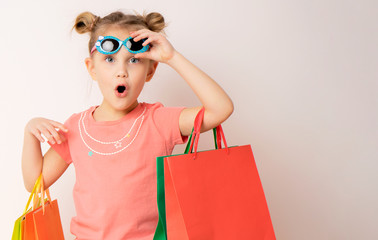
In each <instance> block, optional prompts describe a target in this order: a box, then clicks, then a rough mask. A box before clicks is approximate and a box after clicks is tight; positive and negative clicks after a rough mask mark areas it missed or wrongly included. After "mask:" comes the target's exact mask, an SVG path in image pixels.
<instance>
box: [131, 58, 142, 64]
mask: <svg viewBox="0 0 378 240" xmlns="http://www.w3.org/2000/svg"><path fill="white" fill-rule="evenodd" d="M139 61H140V60H139V59H138V58H134V57H133V58H130V62H131V63H138V62H139Z"/></svg>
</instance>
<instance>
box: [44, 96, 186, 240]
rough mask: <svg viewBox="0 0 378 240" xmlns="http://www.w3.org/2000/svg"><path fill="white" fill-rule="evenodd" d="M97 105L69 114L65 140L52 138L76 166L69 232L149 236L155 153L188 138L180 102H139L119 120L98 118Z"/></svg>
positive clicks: (143, 239) (154, 215)
mask: <svg viewBox="0 0 378 240" xmlns="http://www.w3.org/2000/svg"><path fill="white" fill-rule="evenodd" d="M96 107H97V106H92V107H90V108H89V109H87V110H85V111H83V112H81V113H75V114H73V115H72V116H71V117H69V118H68V119H67V120H66V121H65V123H64V125H65V126H66V127H67V128H68V129H69V131H68V133H66V134H64V133H63V134H64V135H65V137H66V138H67V141H65V142H63V143H62V144H53V145H52V144H50V145H51V147H52V148H53V149H54V150H55V151H56V152H57V153H59V155H60V156H61V157H62V158H63V159H64V160H65V161H66V162H67V163H73V164H74V166H75V172H76V183H75V186H74V189H73V198H74V202H75V208H76V216H75V217H73V218H72V220H71V232H72V234H74V235H75V236H76V237H77V239H79V240H83V239H91V240H94V239H101V240H106V239H109V240H115V239H117V240H118V239H128V240H132V239H138V240H152V238H153V235H154V232H155V229H156V226H157V223H158V209H157V200H156V194H157V192H156V190H157V186H156V185H157V183H156V157H158V156H165V155H170V154H171V153H172V150H173V147H174V146H175V145H176V144H182V143H184V142H186V141H187V137H183V136H181V133H180V129H179V116H180V113H181V111H182V110H183V109H184V108H183V107H169V108H168V107H163V105H162V104H161V103H155V104H149V103H139V105H138V106H137V107H136V108H135V109H134V110H132V111H131V112H130V113H128V114H127V115H125V116H124V117H122V118H121V119H119V120H117V121H103V122H96V121H95V120H94V118H93V115H92V113H93V111H94V110H95V108H96Z"/></svg>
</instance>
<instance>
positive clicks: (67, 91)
mask: <svg viewBox="0 0 378 240" xmlns="http://www.w3.org/2000/svg"><path fill="white" fill-rule="evenodd" d="M131 9H135V10H137V11H138V12H143V10H146V11H148V12H151V11H158V12H160V13H162V14H163V16H164V17H165V19H166V21H167V22H168V23H169V26H168V28H167V29H166V32H167V35H168V38H169V40H170V41H171V42H172V44H173V45H174V47H175V48H176V49H177V50H178V51H180V52H181V53H182V54H183V55H184V56H186V57H187V58H188V59H189V60H191V61H192V62H193V63H194V64H196V65H197V66H198V67H200V68H201V69H202V70H204V71H205V72H206V73H208V74H209V75H210V76H211V77H213V78H214V79H215V80H216V81H217V82H218V83H219V84H220V85H221V86H222V87H223V88H224V89H225V90H226V92H227V93H228V94H229V95H230V97H231V98H232V100H233V102H234V105H235V111H234V113H233V115H232V116H231V117H230V118H229V119H228V120H227V121H226V122H225V123H224V124H223V127H224V131H225V134H226V138H227V140H228V142H229V145H243V144H251V145H252V149H253V151H254V155H255V158H256V162H257V166H258V169H259V172H260V176H261V180H262V183H263V186H264V190H265V194H266V198H267V201H268V205H269V208H270V213H271V218H272V221H273V225H274V228H275V232H276V235H277V239H282V240H303V239H306V240H319V239H340V240H346V239H355V240H357V239H358V240H360V239H364V240H365V239H368V240H370V239H378V230H377V227H376V225H377V222H378V174H377V170H378V163H377V160H378V151H377V148H378V146H377V145H378V139H377V136H378V126H377V123H378V113H377V109H378V102H377V101H378V100H377V96H378V83H377V82H378V70H377V65H378V47H377V43H378V24H377V23H378V14H377V13H378V2H377V1H373V0H371V1H368V0H361V1H342V0H316V1H315V0H314V1H299V0H287V1H278V0H270V1H255V0H248V1H247V0H233V1H225V2H221V1H215V0H207V1H204V0H191V1H178V0H165V1H164V0H163V1H156V0H150V1H147V0H139V1H109V0H107V1H104V0H102V1H99V0H90V1H89V0H88V1H77V0H65V1H26V0H22V1H10V0H6V1H4V0H2V1H1V7H0V24H1V28H0V31H1V33H0V34H1V37H0V46H1V53H0V56H1V58H0V68H1V86H0V114H1V118H0V121H1V122H0V132H1V135H2V137H1V138H0V147H1V148H0V159H1V166H2V167H1V175H0V177H1V179H0V180H1V182H2V191H1V192H2V193H1V206H2V210H1V217H0V235H1V239H10V237H11V233H12V230H13V224H14V221H15V220H16V218H18V216H20V215H21V214H22V211H23V209H24V207H25V204H26V201H27V199H28V196H29V194H28V192H27V191H26V190H25V188H24V186H23V179H22V174H21V152H22V146H23V132H24V127H25V125H26V123H27V122H28V121H29V120H30V119H31V118H33V117H37V116H42V117H46V118H51V119H54V120H57V121H60V122H64V121H65V119H67V118H68V117H69V116H70V115H71V114H72V113H75V112H80V111H83V110H84V109H86V108H88V107H89V106H91V105H94V104H99V103H100V102H101V100H102V98H101V95H100V92H99V90H98V88H97V85H96V84H95V83H92V80H91V78H90V76H89V74H88V72H87V70H86V68H85V64H84V58H85V57H87V56H88V49H87V44H88V40H89V37H88V36H87V35H79V34H77V33H76V32H73V33H72V35H71V34H70V29H71V27H72V26H73V23H74V20H75V18H76V16H77V15H78V14H80V13H81V12H83V11H91V12H93V13H94V14H96V15H99V16H101V17H104V16H105V15H107V14H109V13H110V12H112V11H115V10H124V11H128V10H131ZM140 101H146V102H155V101H160V102H162V103H163V104H164V105H166V106H196V105H199V104H200V102H199V101H198V100H197V98H196V96H195V95H194V94H193V92H192V91H191V89H190V88H189V86H188V85H187V84H186V83H185V81H184V80H183V79H181V78H180V76H179V75H178V74H177V73H176V72H175V71H174V70H173V69H171V68H169V67H168V66H166V65H163V64H160V65H159V67H158V70H157V72H156V75H155V77H154V78H153V80H152V81H151V82H150V83H147V84H146V87H145V89H144V92H143V93H142V95H141V97H140ZM200 144H201V147H202V148H203V149H209V148H212V146H213V144H212V142H211V136H209V135H208V133H206V134H205V136H204V137H203V138H201V140H200ZM42 149H43V151H46V150H47V149H48V145H47V144H42ZM182 151H183V146H178V147H177V148H176V149H175V152H182ZM74 179H75V175H74V167H73V166H70V167H69V168H68V170H67V172H65V173H64V175H63V176H62V177H61V179H59V180H58V181H57V182H56V183H55V184H54V185H53V186H52V187H51V188H50V190H51V193H52V196H53V198H57V199H58V201H59V205H60V212H61V217H62V222H63V228H64V231H65V235H66V239H73V236H72V235H71V234H70V233H69V223H70V219H71V217H73V216H74V214H75V209H74V205H73V200H72V188H73V184H74Z"/></svg>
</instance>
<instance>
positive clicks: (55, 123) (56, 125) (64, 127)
mask: <svg viewBox="0 0 378 240" xmlns="http://www.w3.org/2000/svg"><path fill="white" fill-rule="evenodd" d="M50 123H51V124H52V125H53V126H54V127H55V128H59V129H60V130H63V131H64V132H68V128H66V126H64V125H63V124H61V123H60V122H56V121H53V120H51V121H50Z"/></svg>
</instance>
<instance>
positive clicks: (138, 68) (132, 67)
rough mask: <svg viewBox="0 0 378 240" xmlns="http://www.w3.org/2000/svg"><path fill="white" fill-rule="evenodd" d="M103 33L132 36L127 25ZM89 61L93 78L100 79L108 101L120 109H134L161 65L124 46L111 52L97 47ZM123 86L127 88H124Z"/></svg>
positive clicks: (122, 37)
mask: <svg viewBox="0 0 378 240" xmlns="http://www.w3.org/2000/svg"><path fill="white" fill-rule="evenodd" d="M101 35H102V36H114V37H117V38H119V39H120V40H125V39H126V38H128V37H129V36H130V34H129V31H128V30H127V29H122V28H118V27H110V28H108V29H107V30H106V31H105V32H104V33H102V34H101ZM85 63H86V65H87V68H88V71H89V73H90V75H91V77H92V79H93V80H95V81H97V83H98V86H99V88H100V90H101V92H102V95H103V97H104V102H105V103H106V105H108V106H109V107H112V108H114V109H116V110H119V111H124V110H130V111H131V110H132V109H133V108H134V107H135V106H136V104H137V98H138V96H139V94H140V93H141V91H142V89H143V86H144V83H145V82H147V81H149V80H150V79H151V78H152V76H153V74H154V72H155V69H156V67H157V63H153V62H151V61H150V60H149V59H136V58H134V54H132V53H130V52H129V51H127V49H126V48H125V47H124V46H122V47H121V49H120V50H119V51H118V52H116V53H115V54H110V55H105V54H102V53H100V52H98V51H94V52H93V55H92V58H86V59H85ZM119 86H124V87H125V88H126V89H125V90H124V91H123V92H122V87H119ZM117 87H118V88H117ZM118 90H121V91H118ZM127 112H128V111H127Z"/></svg>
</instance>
